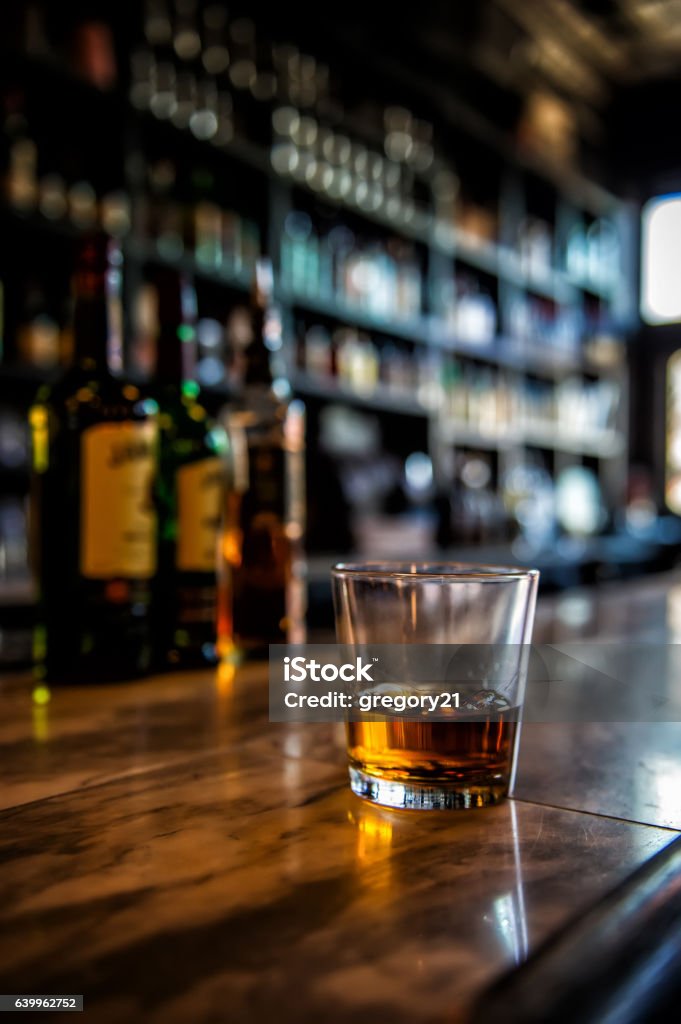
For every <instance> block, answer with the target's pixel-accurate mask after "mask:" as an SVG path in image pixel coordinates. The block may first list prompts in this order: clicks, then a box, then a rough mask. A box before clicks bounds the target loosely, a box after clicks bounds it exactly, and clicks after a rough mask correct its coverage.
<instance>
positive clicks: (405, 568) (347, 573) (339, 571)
mask: <svg viewBox="0 0 681 1024" xmlns="http://www.w3.org/2000/svg"><path fill="white" fill-rule="evenodd" d="M331 575H332V576H335V577H338V578H339V579H344V578H352V577H357V578H364V579H372V578H375V579H401V580H447V581H451V582H453V581H455V580H465V581H468V582H471V581H475V582H476V583H506V582H512V581H513V580H532V579H538V577H539V569H530V568H528V567H526V566H521V565H515V566H511V565H486V564H485V563H481V562H416V561H414V562H400V561H390V560H386V561H380V562H379V561H376V562H336V564H335V565H334V566H333V567H332V569H331Z"/></svg>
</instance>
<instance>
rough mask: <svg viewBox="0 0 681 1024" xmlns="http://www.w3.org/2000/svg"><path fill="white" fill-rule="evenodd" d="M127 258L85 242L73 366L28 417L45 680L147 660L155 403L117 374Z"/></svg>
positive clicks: (99, 676)
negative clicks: (115, 363)
mask: <svg viewBox="0 0 681 1024" xmlns="http://www.w3.org/2000/svg"><path fill="white" fill-rule="evenodd" d="M120 276H121V255H120V250H119V249H118V248H117V246H116V245H115V243H113V242H112V241H111V240H110V239H109V238H107V236H105V235H94V236H92V237H89V238H87V239H86V240H84V241H83V243H82V245H81V247H80V250H79V253H78V256H77V262H76V270H75V274H74V278H73V294H74V312H73V342H74V354H73V362H72V364H71V366H70V367H69V369H68V370H67V371H66V372H65V374H64V376H63V377H62V379H61V380H60V381H59V382H57V383H56V384H55V385H54V386H53V387H51V388H43V389H42V390H41V391H40V392H39V394H38V396H37V399H36V401H35V403H34V405H33V406H32V408H31V410H30V423H31V431H32V440H33V454H32V459H33V481H32V494H31V499H32V500H31V510H32V511H31V536H32V558H33V562H34V565H35V570H36V576H37V582H38V587H39V608H38V619H37V622H38V625H37V627H36V632H35V638H36V643H35V655H36V664H37V671H38V674H39V675H41V676H45V677H46V678H48V679H53V680H64V681H68V682H82V683H90V682H98V681H105V680H111V679H120V678H128V677H131V676H135V675H139V674H140V673H142V672H144V671H146V670H147V668H148V667H149V663H150V649H151V646H150V640H151V636H150V608H151V582H152V579H153V576H154V573H155V571H156V515H155V512H154V507H153V503H152V488H153V480H154V476H155V473H156V465H157V432H158V423H157V406H156V403H155V402H154V401H153V400H152V399H150V398H145V397H144V396H143V395H142V394H141V392H140V390H139V388H137V387H136V386H134V385H133V384H129V383H125V382H124V381H123V380H120V379H118V378H117V377H115V376H114V375H113V374H112V373H111V371H110V365H111V360H112V359H114V360H119V359H120V335H119V326H120V306H119V284H120Z"/></svg>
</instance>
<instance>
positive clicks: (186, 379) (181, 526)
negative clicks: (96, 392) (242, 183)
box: [153, 268, 228, 668]
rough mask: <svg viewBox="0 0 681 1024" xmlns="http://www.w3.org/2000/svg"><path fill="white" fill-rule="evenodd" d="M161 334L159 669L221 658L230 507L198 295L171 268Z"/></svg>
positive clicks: (166, 272) (163, 285) (162, 294)
mask: <svg viewBox="0 0 681 1024" xmlns="http://www.w3.org/2000/svg"><path fill="white" fill-rule="evenodd" d="M154 284H155V286H156V290H157V295H158V320H159V333H158V342H157V357H156V377H155V381H156V383H155V388H154V396H155V398H156V400H157V402H158V405H159V427H160V472H159V475H158V478H157V484H156V490H155V495H156V508H157V511H158V517H159V530H158V541H159V544H158V572H157V575H156V582H155V586H154V608H153V623H154V630H153V632H154V647H155V661H156V663H157V665H158V667H160V668H163V667H165V668H168V667H173V666H177V667H187V666H193V665H202V664H204V665H205V664H210V663H211V662H212V661H213V660H214V659H215V643H216V620H217V589H216V567H217V558H218V543H219V538H220V527H221V522H222V513H223V509H224V502H225V472H226V458H227V451H228V442H227V434H226V432H225V430H224V429H223V428H222V427H221V426H219V425H218V424H216V423H213V422H211V420H210V418H209V416H208V414H207V412H206V410H205V408H204V407H203V405H202V404H201V401H200V392H199V387H198V385H197V384H196V382H195V367H196V332H195V324H196V297H195V294H194V290H193V288H192V287H191V285H190V284H189V282H188V281H187V280H186V279H184V278H182V277H180V275H178V274H177V273H176V272H175V271H174V270H171V269H170V268H159V269H158V270H157V271H156V272H155V274H154Z"/></svg>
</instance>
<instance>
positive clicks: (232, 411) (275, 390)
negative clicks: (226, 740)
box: [218, 260, 306, 656]
mask: <svg viewBox="0 0 681 1024" xmlns="http://www.w3.org/2000/svg"><path fill="white" fill-rule="evenodd" d="M271 297H272V268H271V265H270V264H269V263H268V262H267V261H264V260H260V261H259V262H258V264H257V266H256V274H255V280H254V288H253V295H252V306H251V313H252V337H251V341H250V344H249V345H248V347H247V349H246V367H245V373H244V386H243V392H242V395H241V397H240V400H239V401H238V402H235V403H233V404H232V405H230V406H229V407H228V408H227V409H226V411H225V414H224V418H225V422H226V425H227V428H228V433H229V437H230V444H231V449H232V459H233V481H232V486H231V488H230V491H229V495H228V502H227V516H226V523H225V531H224V538H223V545H222V550H223V554H224V561H223V572H224V579H225V591H226V593H227V594H228V601H227V602H226V604H225V607H224V608H223V610H222V614H221V618H220V621H219V623H218V638H219V639H218V643H219V652H220V654H221V655H223V656H229V655H231V654H232V652H233V651H234V650H235V648H236V649H237V650H238V651H242V652H245V653H250V654H256V653H257V654H261V653H264V652H266V650H267V645H268V644H274V643H287V642H289V643H303V642H304V640H305V603H306V596H305V594H306V591H305V564H304V558H303V531H304V522H305V419H304V406H303V405H302V403H301V402H298V401H289V400H288V385H287V384H286V382H285V380H284V379H283V378H280V377H277V375H276V374H275V373H274V372H273V362H274V359H273V357H275V356H276V353H278V352H280V350H281V321H280V319H279V316H278V313H277V311H276V310H275V309H273V307H272V303H271Z"/></svg>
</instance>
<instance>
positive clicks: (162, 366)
mask: <svg viewBox="0 0 681 1024" xmlns="http://www.w3.org/2000/svg"><path fill="white" fill-rule="evenodd" d="M156 379H157V381H158V383H159V384H162V385H166V386H167V385H172V386H173V387H177V388H180V387H182V385H183V384H184V382H185V381H188V380H195V379H196V340H195V336H194V328H193V327H191V326H190V325H189V324H179V325H178V326H177V327H170V326H162V327H161V330H160V331H159V335H158V342H157V353H156Z"/></svg>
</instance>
